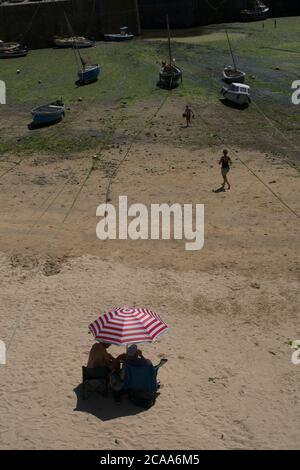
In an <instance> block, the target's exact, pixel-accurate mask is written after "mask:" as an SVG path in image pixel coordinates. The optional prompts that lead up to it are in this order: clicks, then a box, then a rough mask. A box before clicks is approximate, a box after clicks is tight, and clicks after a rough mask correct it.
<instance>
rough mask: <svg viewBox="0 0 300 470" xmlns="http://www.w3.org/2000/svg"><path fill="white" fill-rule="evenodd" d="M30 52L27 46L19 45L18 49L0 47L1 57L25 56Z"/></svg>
mask: <svg viewBox="0 0 300 470" xmlns="http://www.w3.org/2000/svg"><path fill="white" fill-rule="evenodd" d="M27 54H28V48H27V47H19V48H16V49H6V50H1V49H0V59H13V58H16V57H25V56H27Z"/></svg>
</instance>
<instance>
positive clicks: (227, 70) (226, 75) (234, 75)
mask: <svg viewBox="0 0 300 470" xmlns="http://www.w3.org/2000/svg"><path fill="white" fill-rule="evenodd" d="M226 36H227V41H228V45H229V50H230V54H231V58H232V62H233V66H232V65H227V66H226V67H224V69H223V80H224V82H226V83H244V81H245V78H246V74H245V72H242V71H241V70H238V68H237V63H236V59H235V57H234V53H233V49H232V45H231V41H230V38H229V34H228V31H227V30H226Z"/></svg>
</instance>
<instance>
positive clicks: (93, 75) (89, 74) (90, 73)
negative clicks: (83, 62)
mask: <svg viewBox="0 0 300 470" xmlns="http://www.w3.org/2000/svg"><path fill="white" fill-rule="evenodd" d="M99 75H100V66H99V65H98V64H97V65H93V66H91V67H88V68H86V69H85V70H82V71H81V72H79V73H78V79H79V82H80V83H81V84H83V85H86V84H88V83H92V82H95V81H96V80H98V77H99Z"/></svg>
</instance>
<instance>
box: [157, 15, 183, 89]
mask: <svg viewBox="0 0 300 470" xmlns="http://www.w3.org/2000/svg"><path fill="white" fill-rule="evenodd" d="M167 30H168V48H169V63H166V62H162V66H161V69H160V73H159V85H160V86H162V87H163V88H167V89H169V90H170V89H172V88H175V87H177V86H178V84H179V81H181V82H182V71H181V69H180V68H179V67H177V65H176V64H175V59H172V50H171V34H170V25H169V17H168V16H167Z"/></svg>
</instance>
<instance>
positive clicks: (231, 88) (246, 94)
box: [221, 83, 251, 106]
mask: <svg viewBox="0 0 300 470" xmlns="http://www.w3.org/2000/svg"><path fill="white" fill-rule="evenodd" d="M221 94H222V95H223V97H224V98H225V99H226V100H228V101H230V102H231V103H234V104H236V105H238V106H248V105H249V104H250V103H251V95H250V87H249V86H248V85H244V84H242V83H231V84H230V85H228V86H224V87H223V88H222V90H221Z"/></svg>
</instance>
